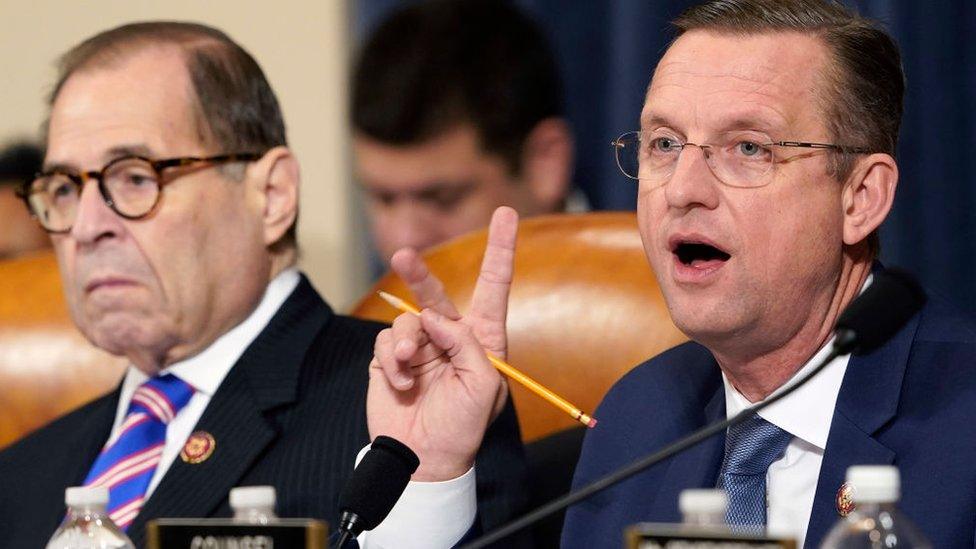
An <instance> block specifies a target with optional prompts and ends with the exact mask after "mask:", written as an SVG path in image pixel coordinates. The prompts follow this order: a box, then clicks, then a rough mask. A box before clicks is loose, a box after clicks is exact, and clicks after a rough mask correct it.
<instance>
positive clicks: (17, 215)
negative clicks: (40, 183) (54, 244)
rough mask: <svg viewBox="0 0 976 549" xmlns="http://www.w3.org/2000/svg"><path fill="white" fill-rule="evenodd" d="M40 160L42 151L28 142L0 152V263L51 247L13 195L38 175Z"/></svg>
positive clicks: (15, 144)
mask: <svg viewBox="0 0 976 549" xmlns="http://www.w3.org/2000/svg"><path fill="white" fill-rule="evenodd" d="M42 159H43V153H42V152H41V149H40V148H39V147H37V146H36V145H33V144H31V143H27V142H19V143H14V144H12V145H9V146H7V147H6V148H5V149H3V151H2V152H0V220H2V221H0V259H5V258H9V257H15V256H18V255H21V254H24V253H28V252H34V251H37V250H43V249H45V248H47V247H49V246H50V245H51V241H50V240H49V239H48V237H47V233H45V232H44V230H43V229H41V227H40V226H38V224H37V223H36V222H35V221H34V220H33V219H31V216H30V213H28V211H27V210H26V209H24V202H23V200H21V199H20V197H19V196H17V194H16V191H17V187H18V186H19V185H21V184H23V182H24V181H27V180H28V179H31V178H32V177H34V174H36V173H37V172H39V171H40V169H41V160H42Z"/></svg>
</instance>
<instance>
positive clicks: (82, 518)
mask: <svg viewBox="0 0 976 549" xmlns="http://www.w3.org/2000/svg"><path fill="white" fill-rule="evenodd" d="M64 502H65V503H66V504H67V505H68V517H67V518H66V519H65V521H64V523H63V524H61V527H60V528H58V529H57V531H56V532H54V535H53V536H51V541H49V542H48V543H47V549H135V546H134V545H132V541H131V540H129V538H128V537H126V535H125V533H123V532H122V530H120V529H119V527H118V526H116V525H115V523H114V522H112V519H110V518H109V517H108V514H107V513H106V512H105V507H106V506H107V505H108V488H105V487H98V488H96V487H91V486H84V487H74V488H68V489H67V490H65V492H64Z"/></svg>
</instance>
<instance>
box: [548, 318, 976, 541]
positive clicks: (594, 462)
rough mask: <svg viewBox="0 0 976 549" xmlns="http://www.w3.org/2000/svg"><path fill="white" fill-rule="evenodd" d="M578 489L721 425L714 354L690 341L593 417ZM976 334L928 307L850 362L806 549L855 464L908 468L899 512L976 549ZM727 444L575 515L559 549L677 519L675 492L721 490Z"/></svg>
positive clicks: (709, 447) (639, 373)
mask: <svg viewBox="0 0 976 549" xmlns="http://www.w3.org/2000/svg"><path fill="white" fill-rule="evenodd" d="M595 415H596V417H599V418H600V424H599V426H598V427H597V428H596V429H593V430H591V431H590V432H589V433H587V436H586V440H585V441H584V444H583V452H582V455H581V456H580V461H579V465H578V466H577V469H576V476H575V478H574V481H573V484H574V488H575V487H579V486H582V485H584V484H587V483H589V482H591V481H593V480H595V479H597V478H599V477H601V476H603V475H605V474H607V473H609V472H611V471H613V470H615V469H617V468H619V467H621V466H623V465H625V464H627V463H630V462H632V461H634V460H636V459H638V458H639V457H643V456H645V455H647V454H649V453H651V452H652V451H655V450H658V449H660V448H661V447H663V446H664V445H666V444H668V443H670V442H672V441H674V440H676V439H678V438H681V437H683V436H685V435H687V434H688V433H690V432H691V431H693V430H695V429H698V428H699V427H702V426H704V425H705V424H706V423H711V422H713V421H716V420H719V419H722V418H723V417H724V416H725V393H724V390H723V387H722V378H721V373H720V371H719V368H718V364H717V363H716V362H715V359H714V358H713V356H712V354H711V353H710V352H709V351H708V350H707V349H705V348H704V347H702V346H701V345H698V344H696V343H685V344H683V345H680V346H678V347H675V348H673V349H671V350H669V351H666V352H664V353H662V354H661V355H659V356H657V357H655V358H653V359H651V360H650V361H648V362H645V363H644V364H641V365H640V366H638V367H637V368H635V369H634V370H632V371H631V372H630V373H629V374H627V375H626V376H625V377H624V378H623V379H621V380H620V381H619V382H618V383H617V384H616V385H615V386H614V387H613V388H612V389H611V390H610V392H609V393H608V394H607V396H606V397H605V398H604V400H603V402H602V404H601V405H600V407H599V409H598V410H597V412H596V414H595ZM974 421H976V325H974V324H973V323H972V322H971V320H970V319H969V318H967V317H963V316H962V315H960V314H958V313H956V312H954V311H952V310H950V309H949V308H948V307H947V306H945V305H944V304H943V303H940V302H935V301H934V300H930V301H929V303H928V304H927V305H926V306H925V308H924V309H923V310H922V311H921V312H920V313H918V314H917V315H915V317H914V318H912V319H911V320H910V321H909V323H908V324H907V325H906V326H904V327H903V328H902V329H901V330H900V331H899V332H898V334H896V335H895V336H894V337H893V338H892V339H891V340H890V341H888V342H887V343H886V344H885V345H884V346H882V347H880V348H878V349H877V350H875V351H874V352H872V353H870V354H866V355H863V356H857V355H855V356H852V357H851V359H850V362H849V364H848V367H847V372H846V374H845V376H844V381H843V384H842V385H841V389H840V394H839V395H838V399H837V406H836V409H835V411H834V416H833V420H832V422H831V426H830V434H829V436H828V439H827V447H826V450H825V453H824V459H823V464H822V467H821V470H820V479H819V481H818V484H817V489H816V495H815V498H814V503H813V510H812V513H811V517H810V522H809V525H808V529H807V536H806V541H805V547H808V548H815V547H818V546H819V545H820V542H821V540H822V539H823V537H824V535H825V534H826V532H827V531H828V530H829V529H830V528H831V527H832V526H833V524H834V523H835V522H836V521H837V520H838V519H839V515H838V513H837V511H836V503H835V498H836V493H837V490H838V488H839V487H840V486H841V484H842V483H843V482H844V476H845V474H846V470H847V468H848V467H849V466H851V465H856V464H893V465H896V466H898V468H899V470H900V471H901V481H902V499H901V502H900V504H899V506H900V507H901V509H902V510H903V511H904V512H905V513H906V514H908V516H909V517H911V519H912V520H914V521H915V522H916V524H917V525H918V526H919V527H920V528H921V529H922V531H923V532H924V533H925V534H926V536H928V537H929V539H931V541H932V542H933V544H934V546H935V547H939V548H951V547H967V548H970V549H971V548H972V547H973V546H974V535H976V429H974ZM724 444H725V437H724V435H721V434H720V435H716V436H713V437H712V438H710V439H708V440H706V441H705V442H703V443H702V444H699V445H698V446H696V447H693V448H691V449H689V450H688V451H686V452H684V453H682V454H679V455H677V456H675V457H673V458H671V459H669V460H665V461H664V462H662V463H659V464H657V465H656V466H654V467H652V468H650V469H648V470H646V471H644V472H643V473H641V474H638V475H636V476H634V477H631V478H630V479H628V480H626V481H624V482H622V483H620V484H618V485H616V486H614V487H612V488H610V489H608V490H606V491H604V492H602V493H599V494H597V495H596V496H594V497H592V498H590V499H589V500H586V501H584V502H582V503H580V504H577V505H575V506H573V507H572V508H571V509H570V510H569V512H568V513H567V515H566V523H565V526H564V528H563V537H562V545H563V547H567V548H572V547H619V546H620V544H621V543H622V533H623V530H624V529H625V527H627V526H628V525H630V524H634V523H636V522H640V521H652V522H680V520H681V517H680V513H679V512H678V504H677V502H678V494H679V493H680V492H681V491H682V490H684V489H686V488H705V487H714V486H715V485H716V481H717V478H718V471H719V467H720V466H721V462H722V455H723V450H724Z"/></svg>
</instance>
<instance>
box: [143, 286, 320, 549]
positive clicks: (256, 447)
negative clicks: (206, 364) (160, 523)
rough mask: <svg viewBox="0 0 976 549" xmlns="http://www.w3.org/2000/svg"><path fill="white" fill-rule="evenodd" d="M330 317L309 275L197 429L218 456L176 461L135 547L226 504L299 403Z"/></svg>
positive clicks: (232, 373) (233, 373) (236, 369)
mask: <svg viewBox="0 0 976 549" xmlns="http://www.w3.org/2000/svg"><path fill="white" fill-rule="evenodd" d="M331 315H332V311H331V310H330V309H329V307H328V305H326V304H325V302H323V301H322V299H321V298H320V297H319V296H318V294H317V293H315V290H314V289H312V287H311V285H310V284H309V282H308V280H307V279H306V278H305V277H304V276H303V277H302V280H301V282H300V283H299V285H298V287H297V288H296V289H295V291H294V292H293V293H292V295H291V296H289V298H288V299H287V300H286V301H285V303H284V305H282V307H281V309H280V310H279V311H278V312H277V313H276V314H275V316H274V318H272V320H271V322H270V323H269V324H268V326H267V327H266V328H265V329H264V330H263V331H262V332H261V334H260V335H258V337H257V339H255V340H254V341H253V342H252V343H251V345H250V346H249V347H248V348H247V350H246V351H245V352H244V354H243V355H242V356H241V358H240V359H239V360H238V361H237V363H236V364H235V365H234V367H233V368H232V369H231V371H230V372H229V373H228V374H227V377H226V378H225V379H224V381H223V383H221V385H220V387H219V388H218V389H217V392H216V393H215V394H214V396H213V398H211V400H210V403H209V405H208V406H207V408H206V410H205V411H204V413H203V416H202V417H201V418H200V421H199V422H198V423H197V425H196V427H195V428H194V431H205V432H207V433H209V434H210V435H211V436H213V438H214V440H215V442H216V444H215V448H214V451H213V454H212V455H211V457H210V458H209V459H207V460H205V461H203V462H201V463H197V464H190V463H186V462H184V461H183V460H182V459H179V458H178V459H176V460H175V461H174V462H173V464H172V465H171V466H170V468H169V470H168V471H167V472H166V475H165V476H164V477H163V480H162V481H161V482H160V484H159V486H158V487H157V488H156V490H155V491H154V492H153V494H152V496H151V497H150V498H149V500H148V501H147V502H146V504H145V506H144V507H143V510H142V512H141V513H140V514H139V516H138V517H137V518H136V520H135V521H134V522H133V524H132V525H131V526H130V528H129V535H130V536H131V537H132V538H133V542H135V544H136V545H137V546H140V545H141V544H142V543H143V537H144V527H145V522H146V520H148V519H151V518H157V517H207V516H211V515H212V514H213V513H214V512H215V511H216V509H217V508H218V507H219V506H220V505H221V504H222V503H223V502H224V501H225V500H226V498H227V494H228V493H229V492H230V489H231V488H233V487H234V486H235V485H236V484H237V483H238V481H239V480H240V478H241V477H242V476H243V475H244V474H245V472H246V471H247V470H248V469H249V468H250V466H251V465H252V464H253V463H254V462H255V460H256V459H257V458H258V456H260V455H261V453H262V452H263V451H264V450H265V449H266V448H267V447H268V445H269V444H270V443H271V442H272V441H273V440H274V439H275V438H276V437H277V431H276V429H275V426H274V424H273V423H272V422H271V421H270V420H269V415H267V414H266V412H269V411H270V410H271V409H272V408H277V407H280V406H285V405H288V404H290V403H292V402H294V401H295V399H296V398H297V395H298V390H299V387H298V384H299V374H300V371H301V366H302V362H303V360H304V357H305V353H306V351H307V350H308V348H309V346H310V345H311V342H312V340H313V338H314V337H315V336H316V334H318V333H319V331H320V330H321V329H322V328H323V326H324V325H325V324H326V323H327V321H328V319H329V318H330V317H331Z"/></svg>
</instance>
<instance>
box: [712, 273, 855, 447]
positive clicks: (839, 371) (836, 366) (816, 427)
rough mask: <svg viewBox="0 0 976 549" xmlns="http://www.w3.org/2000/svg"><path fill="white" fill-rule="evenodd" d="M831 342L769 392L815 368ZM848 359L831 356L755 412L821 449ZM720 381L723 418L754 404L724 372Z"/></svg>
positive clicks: (779, 390) (789, 383)
mask: <svg viewBox="0 0 976 549" xmlns="http://www.w3.org/2000/svg"><path fill="white" fill-rule="evenodd" d="M873 277H874V275H868V278H867V280H866V281H865V282H864V286H862V287H861V292H864V290H865V289H867V287H868V286H870V285H871V282H872V280H873ZM833 345H834V338H833V337H831V338H830V340H829V341H827V344H826V345H824V346H823V348H821V349H820V350H819V351H817V353H816V354H815V355H813V357H812V358H811V359H810V360H808V361H807V363H806V364H804V365H803V367H802V368H800V369H799V370H798V371H797V372H796V373H795V374H793V377H791V378H790V379H789V380H788V381H787V382H786V383H784V384H783V385H782V386H781V387H780V388H779V389H776V390H775V391H773V395H776V394H779V393H781V392H783V391H785V390H786V388H787V387H790V386H792V385H793V384H794V383H796V382H797V381H799V380H800V379H801V378H802V377H804V376H806V375H807V374H808V373H809V372H810V371H811V370H813V369H814V368H816V367H817V365H818V364H820V362H821V361H822V360H823V359H824V358H826V357H827V355H829V354H830V351H831V348H832V347H833ZM850 358H851V355H850V354H846V355H842V356H839V357H837V358H835V359H834V360H832V361H831V362H830V364H828V365H827V367H826V368H824V369H823V371H821V372H820V373H819V374H818V375H817V376H815V377H814V378H813V379H811V380H810V381H809V382H807V384H806V385H804V386H803V387H800V388H799V389H797V390H796V391H794V392H793V393H792V394H790V395H789V396H787V397H784V398H783V399H782V400H780V401H779V402H776V403H775V404H772V405H770V406H769V407H768V408H765V409H763V410H762V411H760V412H759V416H760V417H762V418H763V419H765V420H766V421H768V422H770V423H772V424H773V425H776V426H777V427H779V428H780V429H783V430H784V431H786V432H788V433H790V434H791V435H793V436H795V437H797V438H800V439H802V440H804V441H806V442H808V443H810V444H812V445H814V446H816V447H817V448H819V449H820V450H824V449H825V448H826V447H827V436H828V435H829V434H830V422H831V421H832V420H833V417H834V408H835V406H836V405H837V395H838V394H839V393H840V386H841V383H843V381H844V373H845V372H847V363H848V362H849V361H850ZM722 384H723V385H724V386H725V413H726V416H727V417H732V416H734V415H735V414H738V413H739V412H741V411H742V410H745V409H746V408H748V407H750V406H752V405H753V404H758V403H754V402H749V400H748V399H746V397H744V396H743V395H742V393H740V392H739V391H738V390H736V388H735V387H733V386H732V384H731V383H730V382H729V379H728V378H727V377H726V376H725V372H722ZM770 396H772V395H770ZM767 398H768V397H767Z"/></svg>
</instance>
